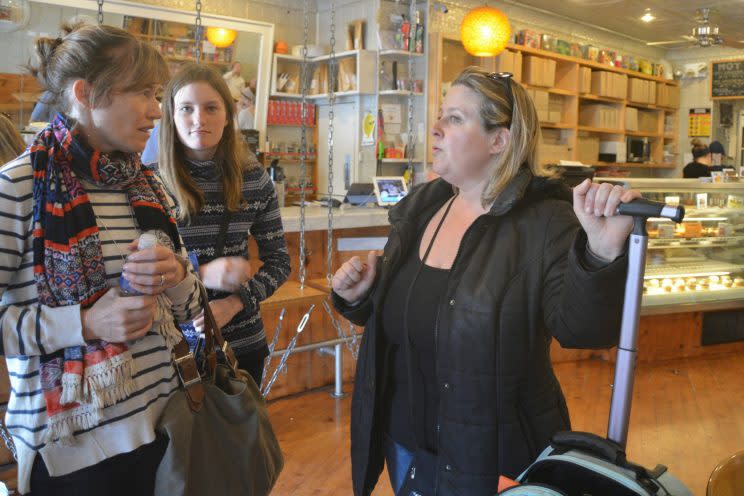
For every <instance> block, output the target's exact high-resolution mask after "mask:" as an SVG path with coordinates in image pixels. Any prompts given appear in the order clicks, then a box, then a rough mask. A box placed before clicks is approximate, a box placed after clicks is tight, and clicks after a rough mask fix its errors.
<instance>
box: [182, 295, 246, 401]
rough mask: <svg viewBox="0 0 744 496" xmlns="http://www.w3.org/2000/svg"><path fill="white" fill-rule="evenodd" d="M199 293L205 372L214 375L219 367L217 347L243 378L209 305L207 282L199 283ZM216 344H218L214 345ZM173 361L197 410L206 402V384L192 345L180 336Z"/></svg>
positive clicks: (235, 374) (189, 398)
mask: <svg viewBox="0 0 744 496" xmlns="http://www.w3.org/2000/svg"><path fill="white" fill-rule="evenodd" d="M199 292H200V296H201V301H202V302H203V310H204V354H205V357H206V369H207V371H206V375H207V376H209V377H211V376H212V375H214V372H215V370H216V368H217V352H216V347H218V348H219V349H220V350H222V353H224V355H225V361H226V362H227V365H228V366H229V367H230V370H231V371H232V373H233V376H234V377H241V376H242V373H241V372H240V371H239V370H238V361H237V359H236V358H235V352H233V349H232V347H231V346H230V344H229V343H228V342H227V340H225V338H224V336H223V335H222V331H221V330H220V327H219V326H218V325H217V321H216V319H215V318H214V314H212V310H211V308H210V307H209V298H208V297H207V290H206V289H205V288H204V285H203V284H201V283H199ZM215 345H216V347H215ZM173 361H174V363H175V366H176V371H177V372H178V378H179V379H180V381H181V385H182V386H183V388H184V392H185V393H186V399H187V400H188V403H189V407H190V408H191V411H193V412H198V411H199V410H200V409H201V407H202V405H203V403H204V394H205V393H204V384H203V382H202V377H201V375H200V374H199V366H198V365H197V363H196V357H195V356H194V354H193V353H192V352H191V351H190V350H189V345H188V343H187V342H186V340H185V339H183V338H182V339H181V341H179V342H178V343H177V344H176V345H175V346H174V347H173Z"/></svg>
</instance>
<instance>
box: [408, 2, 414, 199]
mask: <svg viewBox="0 0 744 496" xmlns="http://www.w3.org/2000/svg"><path fill="white" fill-rule="evenodd" d="M415 14H416V2H414V1H413V0H411V8H410V10H409V16H410V22H411V28H412V29H414V30H415V28H414V22H415V20H414V17H415ZM415 38H416V37H415V36H414V37H413V38H412V39H410V40H409V42H408V52H409V53H408V148H407V150H406V152H407V153H408V167H407V171H408V191H411V188H413V154H414V141H413V110H414V109H413V98H414V88H413V55H412V54H411V52H412V51H413V50H415V43H416V39H415ZM412 44H413V46H412ZM412 49H413V50H412Z"/></svg>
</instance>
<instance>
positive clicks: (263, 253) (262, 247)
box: [240, 167, 290, 313]
mask: <svg viewBox="0 0 744 496" xmlns="http://www.w3.org/2000/svg"><path fill="white" fill-rule="evenodd" d="M249 173H250V174H252V175H256V176H258V177H254V180H256V179H257V180H258V185H259V186H258V190H257V191H254V192H251V193H252V195H255V197H256V198H257V199H259V200H258V203H259V205H260V211H259V213H258V215H257V216H256V221H255V222H254V224H253V226H252V227H251V236H253V238H254V239H255V240H256V244H257V245H258V256H259V258H260V259H261V261H262V262H263V266H261V268H260V269H259V270H258V272H256V274H255V275H254V276H253V278H251V279H250V280H249V281H248V282H246V283H245V284H243V286H242V287H241V288H240V299H241V301H242V303H243V306H244V307H245V309H246V310H247V311H249V312H252V313H253V312H258V310H259V303H260V302H262V301H263V300H265V299H266V298H268V297H269V296H271V295H272V294H274V291H276V290H277V288H278V287H279V286H281V285H282V284H283V283H284V281H286V280H287V277H289V272H290V259H289V252H288V251H287V242H286V240H285V239H284V227H283V225H282V218H281V215H280V210H279V201H278V200H277V196H276V191H275V190H274V185H273V184H272V182H271V180H270V179H269V176H268V174H266V171H265V170H264V169H263V167H260V168H256V169H253V170H252V171H250V172H249ZM252 199H253V198H252Z"/></svg>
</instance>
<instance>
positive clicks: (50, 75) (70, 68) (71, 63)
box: [26, 24, 168, 114]
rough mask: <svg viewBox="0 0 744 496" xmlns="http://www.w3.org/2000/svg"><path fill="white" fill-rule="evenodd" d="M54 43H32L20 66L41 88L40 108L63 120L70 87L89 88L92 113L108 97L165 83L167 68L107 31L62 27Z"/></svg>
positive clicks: (122, 34)
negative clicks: (79, 83) (31, 53)
mask: <svg viewBox="0 0 744 496" xmlns="http://www.w3.org/2000/svg"><path fill="white" fill-rule="evenodd" d="M62 30H63V33H64V34H63V36H61V37H59V38H37V39H36V57H35V60H34V61H32V62H29V63H28V64H27V66H26V68H27V69H28V71H29V72H30V73H31V74H32V75H34V76H35V77H36V79H38V81H39V83H40V84H41V86H42V87H43V88H44V91H45V92H44V95H43V97H42V101H43V103H46V104H48V105H51V106H52V107H54V108H55V109H56V110H58V111H60V112H62V113H64V114H68V113H69V112H70V105H71V102H72V99H71V97H70V94H69V92H70V89H71V85H72V83H73V82H74V81H75V80H78V79H83V80H85V81H87V82H88V83H89V84H90V86H91V93H90V101H91V105H92V106H93V107H105V106H107V105H108V104H109V103H110V96H111V94H112V92H121V93H126V92H130V91H137V90H141V89H144V88H147V87H150V86H154V85H158V84H164V83H165V81H167V80H168V66H167V64H166V63H165V60H164V59H163V57H162V56H161V55H160V53H159V52H158V51H157V50H155V48H153V47H152V46H151V45H150V44H149V43H145V42H143V41H140V40H138V39H137V38H135V37H134V36H132V35H131V34H130V33H128V32H126V31H124V30H123V29H119V28H115V27H113V26H106V25H100V26H91V25H86V24H74V25H69V24H65V25H63V26H62Z"/></svg>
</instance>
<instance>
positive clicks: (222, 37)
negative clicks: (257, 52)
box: [207, 27, 238, 48]
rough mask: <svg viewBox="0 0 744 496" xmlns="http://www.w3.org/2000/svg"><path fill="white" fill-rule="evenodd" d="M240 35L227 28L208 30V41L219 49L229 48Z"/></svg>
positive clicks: (211, 28) (209, 28)
mask: <svg viewBox="0 0 744 496" xmlns="http://www.w3.org/2000/svg"><path fill="white" fill-rule="evenodd" d="M237 36H238V33H237V32H235V31H233V30H232V29H227V28H215V27H208V28H207V40H209V42H210V43H211V44H212V45H214V46H216V47H217V48H225V47H229V46H230V45H232V44H233V41H235V38H236V37H237Z"/></svg>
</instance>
